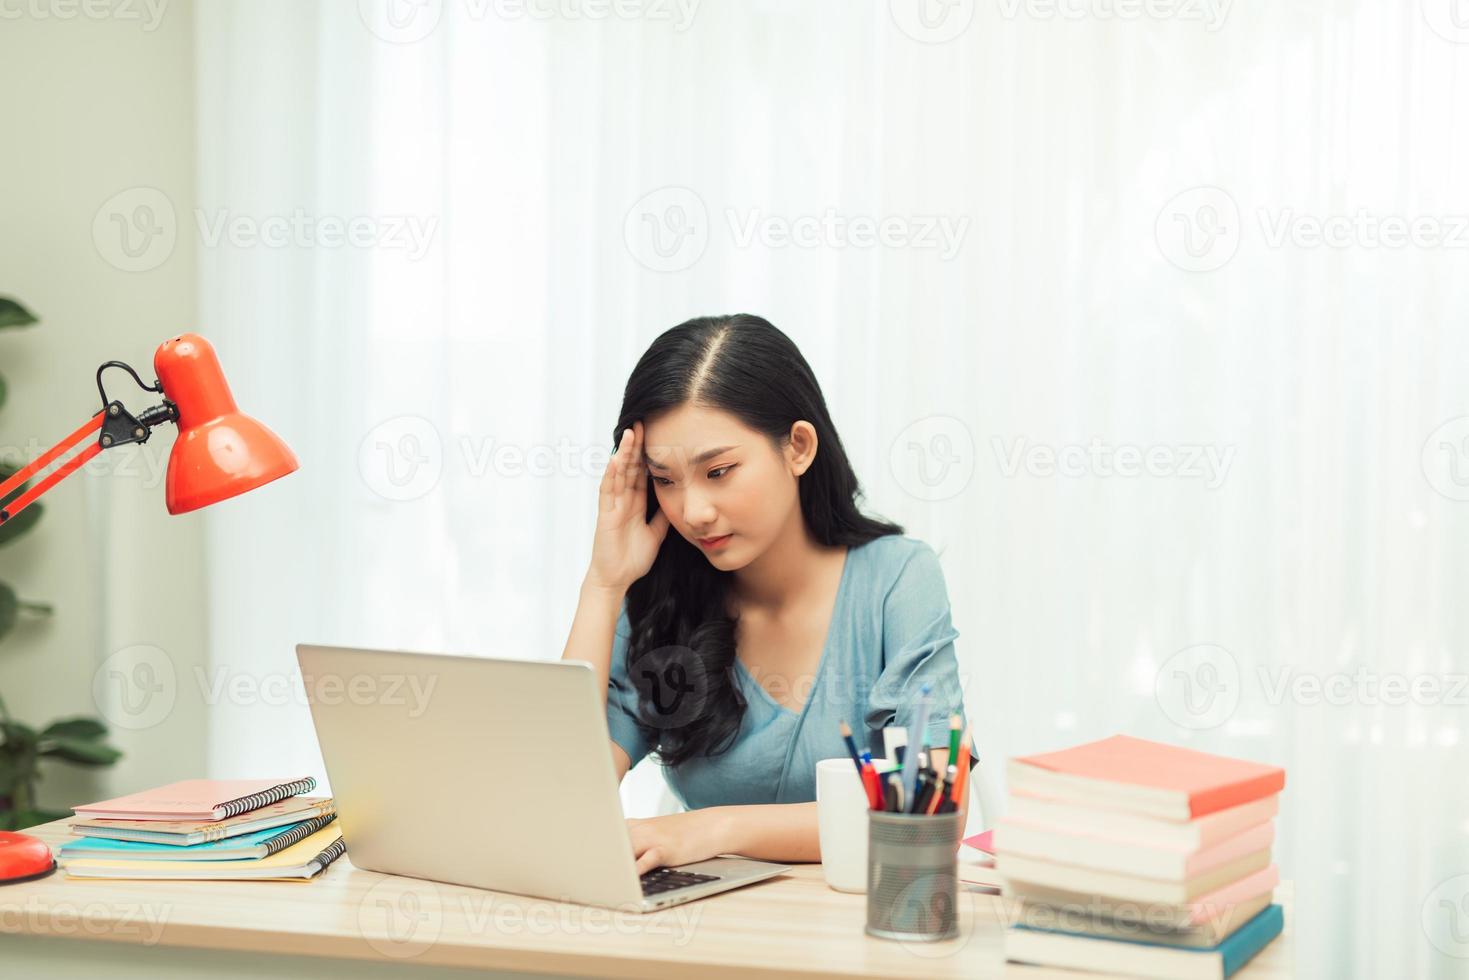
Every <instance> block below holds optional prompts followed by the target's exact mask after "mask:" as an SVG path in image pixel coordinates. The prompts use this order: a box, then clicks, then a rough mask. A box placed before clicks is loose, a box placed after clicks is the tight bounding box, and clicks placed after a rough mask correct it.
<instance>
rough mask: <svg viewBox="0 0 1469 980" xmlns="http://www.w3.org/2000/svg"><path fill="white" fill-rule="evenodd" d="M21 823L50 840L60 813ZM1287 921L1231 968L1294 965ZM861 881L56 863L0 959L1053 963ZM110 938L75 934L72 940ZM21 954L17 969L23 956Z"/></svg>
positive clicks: (710, 970)
mask: <svg viewBox="0 0 1469 980" xmlns="http://www.w3.org/2000/svg"><path fill="white" fill-rule="evenodd" d="M29 833H32V834H35V835H36V836H38V837H40V838H42V839H43V840H45V841H46V842H47V843H48V844H50V845H52V846H53V847H55V846H56V845H58V844H60V843H62V842H63V841H66V840H68V839H70V834H69V833H68V832H67V830H66V825H65V824H64V823H62V822H60V821H58V822H56V823H49V824H44V825H42V826H40V827H37V828H33V829H32V830H30V831H29ZM1277 895H1279V899H1278V901H1280V902H1281V904H1283V905H1284V906H1285V908H1286V920H1285V921H1286V926H1285V934H1284V935H1282V936H1281V937H1280V938H1279V939H1277V940H1276V941H1275V942H1274V943H1272V944H1271V945H1270V946H1269V947H1267V948H1266V949H1265V951H1264V952H1263V953H1261V954H1260V955H1259V956H1258V957H1257V958H1256V959H1255V960H1254V961H1253V962H1252V963H1251V964H1250V966H1249V967H1248V968H1247V969H1246V970H1245V971H1244V973H1242V974H1241V976H1244V977H1247V978H1252V980H1268V978H1279V977H1288V976H1290V975H1291V972H1292V970H1291V963H1292V953H1291V896H1292V889H1291V888H1290V885H1289V884H1284V885H1282V886H1281V888H1280V889H1279V890H1278V892H1277ZM865 903H866V898H865V897H864V896H862V895H846V894H842V893H839V892H834V891H832V890H831V889H829V888H827V887H826V884H825V882H824V881H823V880H822V877H821V866H820V865H800V866H797V867H796V868H795V870H794V871H792V872H791V873H790V874H788V875H783V876H781V877H779V878H775V879H773V880H770V881H767V882H763V883H760V884H756V885H752V886H749V887H747V888H742V889H737V890H735V891H731V892H727V893H725V894H723V895H716V896H715V897H713V898H707V899H703V900H701V901H697V902H690V903H689V904H687V905H681V906H677V907H674V908H670V909H665V910H663V911H661V912H658V913H654V914H651V915H635V914H631V913H626V914H624V913H618V912H613V911H611V910H604V909H590V908H585V907H582V906H578V905H567V904H563V903H558V902H547V901H541V900H537V899H530V898H522V897H520V896H516V895H506V894H502V893H500V892H489V891H483V890H481V889H477V888H465V887H461V886H457V885H440V884H435V883H433V882H426V881H420V880H418V879H414V878H399V877H396V876H392V875H382V874H378V873H376V872H372V871H362V870H359V869H357V868H354V867H352V866H351V865H350V863H349V862H348V860H347V859H346V858H344V859H342V860H339V861H337V862H336V863H335V864H333V865H332V866H331V867H330V868H328V869H327V871H326V872H325V873H324V874H323V875H322V876H321V877H320V878H319V879H317V880H315V881H309V882H268V881H266V882H200V881H183V882H169V881H104V880H90V881H89V880H83V879H68V878H67V877H66V874H65V871H58V872H57V873H56V874H54V875H52V876H51V877H49V878H44V879H41V880H39V881H33V882H25V883H23V884H17V885H7V886H4V887H3V888H0V933H8V934H11V935H9V936H7V937H5V938H0V961H3V962H4V963H5V973H6V975H8V976H32V975H35V976H40V975H45V976H47V977H71V976H75V977H89V978H90V977H95V976H102V975H106V976H108V977H109V978H111V980H126V978H132V977H138V978H143V977H150V978H151V977H157V976H160V975H163V976H184V975H190V976H203V975H208V976H211V977H254V976H260V975H263V974H267V973H268V974H269V975H271V976H273V977H295V976H300V977H352V978H353V980H375V978H409V977H413V978H417V977H437V978H441V980H447V978H461V980H462V978H466V977H468V976H470V975H471V974H470V973H468V972H466V971H465V970H464V969H461V968H472V969H473V970H474V971H475V972H474V974H473V975H476V976H482V975H483V974H482V973H480V972H479V971H484V970H491V971H496V972H498V973H500V974H510V975H517V974H519V975H528V974H535V975H539V976H544V975H545V974H548V973H549V974H561V975H580V976H585V975H595V976H606V977H637V978H643V977H679V978H681V977H687V976H697V977H698V978H700V980H718V978H734V977H755V976H762V977H765V976H772V975H782V976H799V977H806V978H817V977H845V976H861V977H893V978H900V980H912V978H914V977H920V976H921V977H924V978H930V977H933V978H937V977H965V978H973V977H989V976H1024V977H1046V976H1056V977H1067V978H1072V980H1075V978H1077V977H1078V974H1074V973H1055V972H1054V971H1043V970H1038V969H1034V968H1028V967H1020V966H1015V965H1007V964H1005V962H1004V955H1003V953H1002V932H1003V924H1004V921H1005V919H1006V915H1007V911H1006V903H1004V902H1003V901H1002V900H1001V899H1000V898H999V897H998V896H994V895H988V894H983V893H979V892H966V893H964V894H962V895H961V896H960V935H959V936H958V937H957V938H955V939H952V940H948V941H946V942H942V943H911V944H905V943H898V942H889V941H884V940H878V939H873V938H871V937H869V936H866V935H864V934H863V932H862V926H863V923H864V921H865V918H866V904H865ZM86 939H93V940H107V942H90V943H89V942H81V941H80V940H86ZM28 968H29V969H28Z"/></svg>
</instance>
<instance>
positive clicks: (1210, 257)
mask: <svg viewBox="0 0 1469 980" xmlns="http://www.w3.org/2000/svg"><path fill="white" fill-rule="evenodd" d="M1153 238H1154V240H1155V241H1156V242H1157V243H1158V250H1159V251H1160V252H1162V253H1163V257H1164V258H1166V259H1167V260H1168V261H1169V262H1172V263H1173V264H1174V265H1176V266H1178V267H1179V268H1180V269H1183V270H1185V271H1186V272H1210V271H1212V270H1214V269H1218V268H1220V267H1222V266H1223V265H1224V264H1225V263H1226V262H1228V261H1229V260H1230V259H1232V258H1234V253H1235V252H1236V251H1238V249H1239V242H1240V218H1239V205H1238V204H1236V203H1235V201H1234V198H1233V197H1231V196H1230V194H1229V192H1228V191H1225V190H1223V189H1221V188H1218V187H1213V186H1202V187H1191V188H1189V189H1188V190H1186V191H1180V192H1179V193H1177V194H1175V195H1174V196H1173V197H1172V198H1170V199H1169V200H1168V202H1167V203H1166V204H1164V205H1163V207H1162V208H1161V209H1159V211H1158V217H1157V219H1156V220H1155V221H1154V223H1153Z"/></svg>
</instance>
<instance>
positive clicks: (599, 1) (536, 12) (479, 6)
mask: <svg viewBox="0 0 1469 980" xmlns="http://www.w3.org/2000/svg"><path fill="white" fill-rule="evenodd" d="M699 3H700V0H449V5H450V7H451V10H452V11H453V13H454V15H455V17H456V19H463V20H468V21H472V22H476V23H477V22H479V21H482V20H485V19H486V18H488V17H495V18H496V19H498V20H502V21H512V22H514V21H551V20H559V21H605V20H624V21H634V20H636V21H644V22H648V23H660V22H662V23H669V24H672V25H673V30H674V31H675V32H678V33H682V32H684V31H686V30H688V29H689V28H690V27H691V26H692V25H693V23H694V16H695V15H696V14H697V13H698V10H699ZM445 5H446V4H445V0H357V13H358V15H359V16H360V17H361V18H362V23H363V24H364V25H365V26H366V27H367V29H368V30H369V31H371V32H372V34H373V36H375V37H377V38H378V39H379V40H382V41H387V42H388V43H389V44H413V43H415V42H418V41H422V40H423V39H424V38H426V37H428V36H429V35H430V34H432V33H433V32H434V31H435V29H437V28H438V26H439V22H440V21H441V20H443V17H444V9H445Z"/></svg>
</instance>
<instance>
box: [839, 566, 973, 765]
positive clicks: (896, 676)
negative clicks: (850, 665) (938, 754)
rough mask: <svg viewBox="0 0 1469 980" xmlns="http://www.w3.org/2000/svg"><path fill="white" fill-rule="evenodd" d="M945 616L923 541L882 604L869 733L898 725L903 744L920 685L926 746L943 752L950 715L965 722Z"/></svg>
mask: <svg viewBox="0 0 1469 980" xmlns="http://www.w3.org/2000/svg"><path fill="white" fill-rule="evenodd" d="M958 636H959V633H958V631H957V630H955V629H954V624H953V622H952V621H951V620H950V617H949V594H948V589H947V587H946V586H945V584H944V572H943V568H942V567H940V565H939V557H938V555H937V554H935V553H934V550H933V549H932V548H931V547H929V546H928V545H927V544H925V543H923V542H921V541H920V542H917V547H916V548H915V549H914V550H913V552H912V554H911V555H910V556H909V558H908V561H907V562H906V563H905V564H904V566H903V568H902V570H901V571H900V572H899V573H898V578H897V581H896V582H894V583H893V586H892V588H891V589H889V590H888V594H887V595H886V597H884V599H883V600H882V656H883V664H882V672H881V674H880V675H879V677H878V679H877V682H876V684H875V685H874V686H873V689H872V692H871V694H870V696H869V697H868V699H867V715H866V717H865V719H864V720H865V721H866V723H867V726H868V728H869V729H872V728H885V727H887V726H889V725H900V726H902V727H904V728H907V729H909V732H908V744H910V745H912V744H914V743H916V742H917V733H916V732H914V731H912V727H913V723H914V721H915V720H916V719H915V718H914V715H915V714H916V713H917V708H918V702H919V699H920V697H921V694H920V692H921V691H922V689H923V685H924V684H925V683H928V684H930V685H932V689H931V691H930V692H929V697H930V700H929V712H928V723H927V725H926V726H925V727H926V728H927V729H928V744H929V745H932V746H942V747H945V748H947V747H948V744H949V715H951V714H958V715H959V716H960V719H961V721H963V720H964V690H963V686H962V685H961V684H960V681H959V661H958V658H957V657H956V656H955V655H954V640H955V639H957V638H958Z"/></svg>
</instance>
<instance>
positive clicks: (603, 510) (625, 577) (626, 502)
mask: <svg viewBox="0 0 1469 980" xmlns="http://www.w3.org/2000/svg"><path fill="white" fill-rule="evenodd" d="M647 506H648V468H647V466H646V465H645V464H644V463H643V423H642V422H634V423H633V425H632V428H631V429H624V430H623V433H622V441H621V442H620V443H618V445H617V452H616V453H614V454H613V456H612V459H611V460H609V461H608V463H607V471H606V472H605V473H603V474H602V487H601V490H600V491H599V493H598V499H597V533H596V536H595V537H594V538H593V540H592V565H591V567H590V568H589V569H587V584H588V585H592V586H596V587H599V588H605V589H612V590H617V591H622V592H625V591H627V588H628V586H630V585H632V584H633V583H634V582H636V581H637V580H638V579H640V578H642V577H643V576H644V575H646V574H648V569H650V568H652V567H653V561H654V559H656V558H657V557H658V548H659V547H660V546H661V545H662V544H663V538H664V536H665V535H666V534H667V533H668V518H667V517H666V516H665V515H664V513H663V511H661V510H660V511H658V513H656V514H654V515H653V519H652V520H651V521H645V520H644V519H643V515H644V514H645V513H646V512H647Z"/></svg>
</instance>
